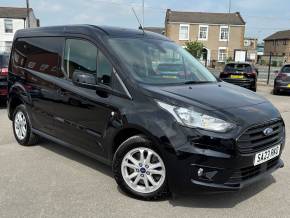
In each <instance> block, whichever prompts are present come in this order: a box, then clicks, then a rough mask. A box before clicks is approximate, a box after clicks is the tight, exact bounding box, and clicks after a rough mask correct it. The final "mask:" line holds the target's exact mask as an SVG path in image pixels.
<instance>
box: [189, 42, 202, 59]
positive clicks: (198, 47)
mask: <svg viewBox="0 0 290 218" xmlns="http://www.w3.org/2000/svg"><path fill="white" fill-rule="evenodd" d="M185 46H186V50H187V51H188V52H189V53H190V54H191V55H192V56H193V57H195V58H200V57H201V55H202V49H203V44H202V43H201V42H197V41H194V42H193V41H189V42H186V43H185Z"/></svg>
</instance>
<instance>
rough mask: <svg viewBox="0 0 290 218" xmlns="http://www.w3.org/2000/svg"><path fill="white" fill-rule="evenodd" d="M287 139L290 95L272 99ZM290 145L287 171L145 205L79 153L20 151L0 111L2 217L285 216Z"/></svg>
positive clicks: (41, 148)
mask: <svg viewBox="0 0 290 218" xmlns="http://www.w3.org/2000/svg"><path fill="white" fill-rule="evenodd" d="M270 92H271V89H270V88H269V87H266V86H260V87H259V91H258V93H259V94H260V95H264V96H266V97H267V98H268V99H269V100H270V101H271V102H272V103H273V104H274V105H275V106H276V107H277V108H278V109H279V110H280V111H281V113H282V116H283V117H284V119H285V122H286V128H287V136H290V132H289V131H290V96H289V95H288V96H286V95H285V96H273V95H271V94H270ZM289 146H290V142H289V137H288V141H287V144H286V148H285V150H284V153H283V155H282V158H283V160H284V162H285V167H284V168H283V169H280V170H278V171H276V172H275V173H274V174H273V175H272V176H268V177H266V178H265V179H264V180H262V181H260V182H258V183H256V184H253V185H251V186H250V187H248V188H246V189H243V190H241V191H239V192H235V193H223V194H222V193H221V194H213V195H196V196H190V197H189V196H187V197H185V196H177V197H174V198H169V199H167V200H163V201H157V202H145V201H138V200H135V199H132V198H130V197H127V196H126V195H125V194H124V193H122V192H121V191H120V190H119V189H118V187H117V185H116V183H115V181H114V179H113V178H112V174H111V170H110V168H109V167H107V166H105V165H103V164H101V163H99V162H97V161H95V160H92V159H90V158H88V157H86V156H83V155H81V154H79V153H77V152H74V151H72V150H69V149H67V148H64V147H62V146H59V145H56V144H54V143H51V142H47V141H43V142H41V143H40V144H39V145H38V146H33V147H21V146H19V145H18V144H17V143H16V142H15V140H14V138H13V135H12V129H11V123H10V122H9V120H8V118H7V114H6V109H5V108H2V109H0V217H1V218H2V217H9V218H12V217H289V214H290V207H289V205H290V188H289V185H290V167H289V164H290V161H289V157H290V148H289Z"/></svg>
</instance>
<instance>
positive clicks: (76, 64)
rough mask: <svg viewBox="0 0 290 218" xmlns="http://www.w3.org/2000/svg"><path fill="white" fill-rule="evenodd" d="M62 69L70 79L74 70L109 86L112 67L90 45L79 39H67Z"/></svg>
mask: <svg viewBox="0 0 290 218" xmlns="http://www.w3.org/2000/svg"><path fill="white" fill-rule="evenodd" d="M64 69H65V70H66V72H67V73H68V75H69V78H72V76H73V73H74V72H75V71H76V70H79V71H83V72H85V73H90V74H93V75H94V76H95V78H97V81H98V83H102V84H104V85H108V86H110V85H111V75H112V71H113V67H112V65H111V64H110V62H109V61H108V59H107V58H106V57H105V56H104V54H103V53H102V52H101V51H100V50H98V48H97V47H96V46H94V45H93V44H92V43H90V42H88V41H85V40H81V39H68V40H67V41H66V48H65V55H64Z"/></svg>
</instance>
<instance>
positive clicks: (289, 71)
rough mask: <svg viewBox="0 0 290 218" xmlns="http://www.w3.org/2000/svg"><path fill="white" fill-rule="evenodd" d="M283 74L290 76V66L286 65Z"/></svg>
mask: <svg viewBox="0 0 290 218" xmlns="http://www.w3.org/2000/svg"><path fill="white" fill-rule="evenodd" d="M281 72H282V73H287V74H288V73H289V74H290V65H286V66H284V67H283V68H282V70H281Z"/></svg>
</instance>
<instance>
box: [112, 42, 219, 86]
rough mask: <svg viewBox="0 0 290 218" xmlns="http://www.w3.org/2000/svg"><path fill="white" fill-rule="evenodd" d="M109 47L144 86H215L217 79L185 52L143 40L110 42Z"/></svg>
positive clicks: (173, 44) (177, 48) (169, 45)
mask: <svg viewBox="0 0 290 218" xmlns="http://www.w3.org/2000/svg"><path fill="white" fill-rule="evenodd" d="M109 44H110V45H111V47H112V49H113V50H114V51H115V53H116V54H117V56H118V57H119V58H120V59H121V61H122V62H123V63H124V64H125V65H126V67H127V68H128V69H129V71H130V73H131V75H132V76H133V77H134V78H135V79H136V80H138V81H139V82H142V83H147V84H182V83H186V82H189V81H193V82H216V81H217V80H216V78H215V77H214V76H213V75H212V74H211V73H210V72H209V71H208V70H207V69H206V68H205V67H204V66H203V65H202V64H201V63H199V62H198V61H197V60H196V59H195V58H194V57H193V56H191V55H190V54H189V53H188V52H187V51H186V50H185V49H184V48H182V47H180V46H178V45H176V44H175V43H173V42H170V41H165V40H157V39H146V38H111V39H110V40H109Z"/></svg>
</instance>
